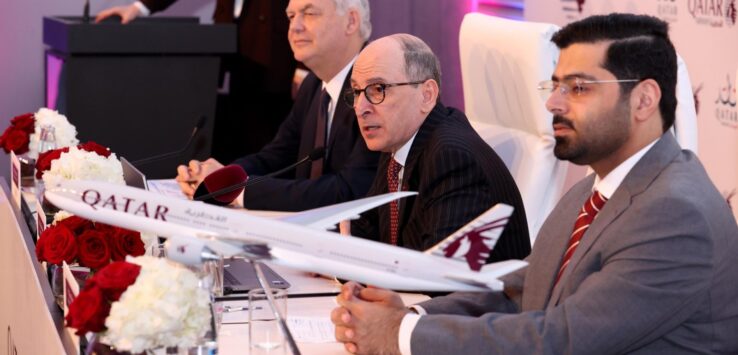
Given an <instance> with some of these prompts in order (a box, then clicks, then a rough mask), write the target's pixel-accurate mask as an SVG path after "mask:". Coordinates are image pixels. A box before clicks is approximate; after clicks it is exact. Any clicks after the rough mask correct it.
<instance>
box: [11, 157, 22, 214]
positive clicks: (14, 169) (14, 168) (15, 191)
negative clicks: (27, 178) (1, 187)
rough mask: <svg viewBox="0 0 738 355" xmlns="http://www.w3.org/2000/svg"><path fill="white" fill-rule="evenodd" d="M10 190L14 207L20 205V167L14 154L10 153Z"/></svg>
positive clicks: (18, 160)
mask: <svg viewBox="0 0 738 355" xmlns="http://www.w3.org/2000/svg"><path fill="white" fill-rule="evenodd" d="M10 185H11V186H10V190H11V194H12V195H13V200H14V201H15V204H16V206H18V208H19V209H20V205H21V165H20V159H18V156H17V155H15V152H13V151H10Z"/></svg>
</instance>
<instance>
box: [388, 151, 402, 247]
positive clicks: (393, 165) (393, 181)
mask: <svg viewBox="0 0 738 355" xmlns="http://www.w3.org/2000/svg"><path fill="white" fill-rule="evenodd" d="M400 169H402V165H400V163H398V162H397V161H396V160H395V158H390V161H389V167H387V190H388V192H397V191H398V188H397V187H398V185H399V176H398V175H399V174H400ZM399 224H400V211H399V206H398V204H397V200H393V201H392V202H390V243H391V244H392V245H397V232H398V231H397V229H398V227H399Z"/></svg>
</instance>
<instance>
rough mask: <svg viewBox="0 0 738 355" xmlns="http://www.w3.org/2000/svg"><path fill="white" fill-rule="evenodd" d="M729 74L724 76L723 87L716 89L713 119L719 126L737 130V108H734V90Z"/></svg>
mask: <svg viewBox="0 0 738 355" xmlns="http://www.w3.org/2000/svg"><path fill="white" fill-rule="evenodd" d="M733 85H734V84H733V80H732V79H731V77H730V74H727V75H725V85H721V86H720V87H719V88H718V92H717V98H716V99H715V118H716V119H717V120H718V122H720V124H721V125H723V126H725V127H729V128H733V129H738V107H736V90H735V87H734V86H733Z"/></svg>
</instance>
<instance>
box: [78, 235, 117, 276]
mask: <svg viewBox="0 0 738 355" xmlns="http://www.w3.org/2000/svg"><path fill="white" fill-rule="evenodd" d="M77 239H78V240H77V244H79V250H78V253H79V263H80V265H82V266H87V267H89V268H90V269H93V270H97V269H100V268H101V267H103V266H105V265H108V264H109V263H110V247H108V243H107V241H106V240H105V234H103V233H100V232H99V231H96V230H92V229H88V230H86V231H84V232H83V233H82V234H80V235H79V237H77Z"/></svg>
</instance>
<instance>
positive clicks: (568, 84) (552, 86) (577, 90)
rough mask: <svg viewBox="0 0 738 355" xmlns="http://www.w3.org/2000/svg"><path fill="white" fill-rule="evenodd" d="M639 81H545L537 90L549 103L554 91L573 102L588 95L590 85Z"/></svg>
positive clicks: (574, 79)
mask: <svg viewBox="0 0 738 355" xmlns="http://www.w3.org/2000/svg"><path fill="white" fill-rule="evenodd" d="M639 81H641V79H618V80H584V79H582V78H571V79H567V80H561V81H554V80H544V81H541V82H540V83H538V88H537V89H538V91H539V93H540V94H541V99H543V101H548V98H549V97H551V94H553V93H554V91H558V92H559V94H561V96H562V97H564V98H566V99H569V100H571V99H575V98H577V97H580V96H584V95H586V94H587V92H589V90H590V88H589V85H592V84H610V83H634V82H639Z"/></svg>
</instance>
